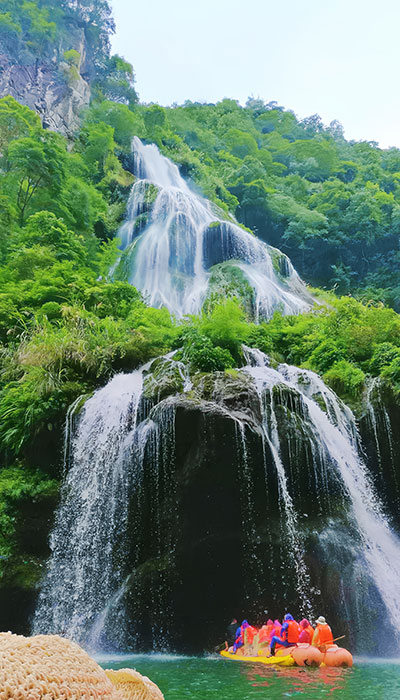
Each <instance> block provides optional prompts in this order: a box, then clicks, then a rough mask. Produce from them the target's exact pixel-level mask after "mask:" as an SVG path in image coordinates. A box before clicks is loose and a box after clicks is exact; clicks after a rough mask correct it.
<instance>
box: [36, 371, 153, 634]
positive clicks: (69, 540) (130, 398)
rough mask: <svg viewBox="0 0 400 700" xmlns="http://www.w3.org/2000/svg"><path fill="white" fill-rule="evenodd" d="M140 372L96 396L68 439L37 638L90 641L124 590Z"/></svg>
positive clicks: (119, 378) (117, 378) (117, 380)
mask: <svg viewBox="0 0 400 700" xmlns="http://www.w3.org/2000/svg"><path fill="white" fill-rule="evenodd" d="M143 369H145V368H143ZM143 369H142V370H138V371H135V372H133V373H132V374H118V375H116V376H115V377H114V378H113V379H112V380H111V381H110V382H109V383H108V384H107V386H106V387H104V388H102V389H100V390H99V391H97V392H95V394H94V395H93V396H92V397H91V398H90V399H88V400H87V401H86V403H85V404H84V407H83V409H82V411H81V414H80V415H79V416H78V418H76V419H75V420H76V422H77V427H76V429H75V430H74V429H73V428H72V429H71V428H70V430H69V431H67V432H66V448H65V454H66V456H67V464H66V478H65V481H64V484H63V487H62V492H61V504H60V507H59V510H58V513H57V516H56V522H55V526H54V530H53V533H52V535H51V541H50V548H51V551H52V556H51V559H50V563H49V569H48V572H47V576H46V578H45V581H44V583H43V586H42V590H41V593H40V597H39V603H38V607H37V610H36V614H35V620H34V630H35V632H46V633H48V634H49V633H58V634H65V635H66V636H68V637H71V638H72V639H75V640H77V641H87V640H88V638H89V637H90V633H91V632H90V631H91V629H92V628H93V630H95V629H96V626H97V628H98V618H99V617H102V616H103V618H104V619H105V617H106V615H105V612H106V611H108V612H109V610H110V600H112V598H113V596H115V594H116V592H117V591H118V590H119V588H120V587H121V585H122V571H123V561H124V558H125V556H126V551H125V548H124V545H125V538H124V534H125V531H126V524H127V513H128V486H129V474H128V472H127V469H126V463H125V460H124V444H125V441H126V439H127V437H128V436H129V434H130V433H131V432H132V430H134V428H135V425H136V417H137V409H138V403H139V399H140V395H141V390H142V376H143ZM68 424H69V425H70V424H71V421H70V416H68V417H67V425H68Z"/></svg>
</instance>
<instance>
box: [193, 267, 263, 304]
mask: <svg viewBox="0 0 400 700" xmlns="http://www.w3.org/2000/svg"><path fill="white" fill-rule="evenodd" d="M221 297H222V298H226V297H237V298H239V299H240V300H241V302H242V304H243V307H244V309H245V311H246V313H247V315H248V316H249V317H250V318H251V317H253V316H254V307H255V298H254V290H253V288H252V287H251V285H250V284H249V282H248V281H247V279H246V276H245V274H244V272H243V270H241V269H240V268H239V267H237V265H235V264H234V263H232V261H227V262H223V263H219V264H218V265H214V267H212V268H211V276H210V281H209V285H208V294H207V297H206V299H205V302H204V305H203V310H204V311H205V312H206V313H209V312H210V311H212V309H213V308H214V306H215V305H216V304H217V303H219V302H220V301H221Z"/></svg>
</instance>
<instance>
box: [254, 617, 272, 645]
mask: <svg viewBox="0 0 400 700" xmlns="http://www.w3.org/2000/svg"><path fill="white" fill-rule="evenodd" d="M273 629H274V623H273V622H272V620H267V624H266V625H263V626H262V627H261V629H260V631H259V633H258V641H259V643H260V644H269V641H270V639H271V634H272V631H273Z"/></svg>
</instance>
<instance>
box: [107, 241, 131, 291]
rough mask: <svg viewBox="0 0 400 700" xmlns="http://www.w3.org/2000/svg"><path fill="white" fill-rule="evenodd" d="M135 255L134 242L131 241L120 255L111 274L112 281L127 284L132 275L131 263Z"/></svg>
mask: <svg viewBox="0 0 400 700" xmlns="http://www.w3.org/2000/svg"><path fill="white" fill-rule="evenodd" d="M135 255H136V241H133V242H132V243H131V244H130V245H129V246H128V247H127V248H126V250H124V252H123V253H122V255H121V258H120V260H119V262H118V264H117V266H116V268H115V270H114V271H113V273H112V279H113V281H118V282H129V279H130V277H131V275H132V269H133V262H134V258H135Z"/></svg>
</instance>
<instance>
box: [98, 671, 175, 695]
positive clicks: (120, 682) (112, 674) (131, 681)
mask: <svg viewBox="0 0 400 700" xmlns="http://www.w3.org/2000/svg"><path fill="white" fill-rule="evenodd" d="M106 675H107V676H108V678H109V679H110V680H111V682H112V683H113V685H115V686H116V687H117V688H118V690H119V691H120V692H121V693H122V697H123V698H124V699H125V700H164V696H163V694H162V692H161V690H160V689H159V688H158V686H156V684H155V683H153V681H151V680H150V678H147V676H142V675H141V674H140V673H138V672H137V671H133V670H132V669H130V668H121V669H120V670H119V671H106Z"/></svg>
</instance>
